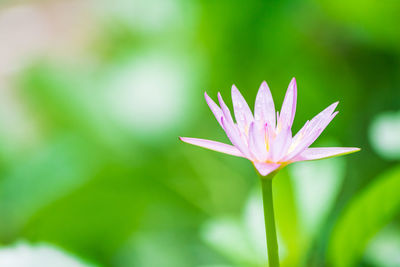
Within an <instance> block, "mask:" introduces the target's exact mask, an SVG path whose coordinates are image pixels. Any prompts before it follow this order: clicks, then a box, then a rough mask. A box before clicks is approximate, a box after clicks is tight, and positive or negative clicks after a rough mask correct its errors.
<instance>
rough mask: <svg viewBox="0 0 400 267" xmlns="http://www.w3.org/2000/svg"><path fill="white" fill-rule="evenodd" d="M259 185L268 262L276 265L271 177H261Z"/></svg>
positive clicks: (276, 266) (276, 247)
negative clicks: (260, 186)
mask: <svg viewBox="0 0 400 267" xmlns="http://www.w3.org/2000/svg"><path fill="white" fill-rule="evenodd" d="M272 176H273V175H272ZM261 185H262V194H263V203H264V219H265V231H266V234H267V247H268V262H269V266H270V267H278V266H279V255H278V240H277V237H276V229H275V217H274V202H273V199H272V177H271V176H267V177H261Z"/></svg>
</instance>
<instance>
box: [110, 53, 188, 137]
mask: <svg viewBox="0 0 400 267" xmlns="http://www.w3.org/2000/svg"><path fill="white" fill-rule="evenodd" d="M188 77H189V74H188V73H187V68H186V67H185V64H183V63H182V62H179V58H172V57H169V56H165V55H162V54H159V53H155V54H151V55H146V56H142V57H140V58H137V59H135V60H132V62H131V63H129V64H126V65H125V66H123V67H122V69H118V70H117V72H116V73H115V74H113V77H112V78H111V79H112V80H111V84H110V85H109V86H108V88H107V91H106V102H107V103H108V104H107V105H108V107H109V108H110V112H111V114H112V116H113V117H114V118H115V119H116V121H117V122H118V123H120V124H121V125H122V126H123V127H126V128H128V129H131V130H132V131H133V132H135V133H139V134H142V135H143V134H144V135H150V136H154V135H163V134H165V132H166V131H168V130H171V129H173V128H175V127H176V126H177V125H178V124H179V123H181V121H182V119H183V118H184V114H185V112H187V111H188V110H187V109H186V103H187V102H188V93H189V92H190V91H189V90H190V87H189V82H188Z"/></svg>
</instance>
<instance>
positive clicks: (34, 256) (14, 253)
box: [0, 243, 94, 267]
mask: <svg viewBox="0 0 400 267" xmlns="http://www.w3.org/2000/svg"><path fill="white" fill-rule="evenodd" d="M0 266H2V267H56V266H57V267H88V266H94V265H89V264H86V263H83V262H82V261H80V260H78V259H77V258H76V257H74V256H72V255H69V254H67V253H66V252H63V251H62V250H60V249H58V248H56V247H54V246H51V245H46V244H38V245H29V244H27V243H18V244H15V245H13V246H9V247H1V248H0Z"/></svg>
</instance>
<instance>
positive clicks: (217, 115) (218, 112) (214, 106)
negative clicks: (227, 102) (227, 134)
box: [204, 92, 223, 127]
mask: <svg viewBox="0 0 400 267" xmlns="http://www.w3.org/2000/svg"><path fill="white" fill-rule="evenodd" d="M204 97H205V99H206V102H207V104H208V106H209V107H210V109H211V111H212V113H214V116H215V118H216V119H217V121H218V123H219V124H220V125H221V127H222V122H221V118H222V117H223V113H222V110H221V108H220V107H219V106H218V105H217V104H215V102H214V101H213V100H212V99H211V97H209V96H208V95H207V93H206V92H204Z"/></svg>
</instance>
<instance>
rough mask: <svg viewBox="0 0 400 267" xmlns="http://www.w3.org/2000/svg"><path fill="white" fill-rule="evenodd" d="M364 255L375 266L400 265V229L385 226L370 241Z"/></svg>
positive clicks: (392, 266) (395, 266) (396, 266)
mask: <svg viewBox="0 0 400 267" xmlns="http://www.w3.org/2000/svg"><path fill="white" fill-rule="evenodd" d="M364 257H365V259H366V260H367V261H368V262H370V263H371V264H373V265H374V266H381V267H398V266H400V229H398V228H396V227H394V226H388V227H385V228H384V229H383V230H382V231H380V232H379V233H378V234H377V235H376V236H375V237H374V238H373V239H372V240H371V241H370V243H369V245H368V247H367V249H366V250H365V254H364Z"/></svg>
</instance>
